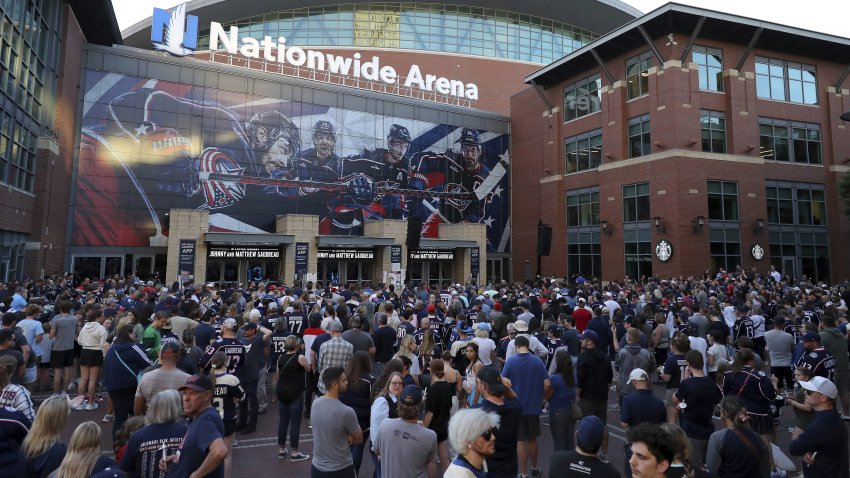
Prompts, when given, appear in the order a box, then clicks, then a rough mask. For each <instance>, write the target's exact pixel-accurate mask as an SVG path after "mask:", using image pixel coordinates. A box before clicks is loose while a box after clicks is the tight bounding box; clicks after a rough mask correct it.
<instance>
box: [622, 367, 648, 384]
mask: <svg viewBox="0 0 850 478" xmlns="http://www.w3.org/2000/svg"><path fill="white" fill-rule="evenodd" d="M635 380H649V374H647V373H646V370H644V369H642V368H636V369H634V370H632V373H630V374H629V380H628V381H626V383H632V382H633V381H635Z"/></svg>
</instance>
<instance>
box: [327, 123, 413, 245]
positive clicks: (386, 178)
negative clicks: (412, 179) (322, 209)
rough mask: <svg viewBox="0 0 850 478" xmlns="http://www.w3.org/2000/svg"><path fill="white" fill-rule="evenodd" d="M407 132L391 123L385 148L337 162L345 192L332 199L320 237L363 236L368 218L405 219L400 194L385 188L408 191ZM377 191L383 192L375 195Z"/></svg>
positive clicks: (368, 151)
mask: <svg viewBox="0 0 850 478" xmlns="http://www.w3.org/2000/svg"><path fill="white" fill-rule="evenodd" d="M410 141H411V138H410V131H408V129H407V128H405V127H404V126H401V125H398V124H393V125H392V126H390V130H389V133H388V134H387V148H386V149H385V148H377V149H374V150H368V149H364V150H363V151H362V152H361V153H360V154H357V155H354V156H349V157H346V158H342V159H341V160H340V166H339V171H340V181H341V182H343V183H347V184H348V190H347V191H346V192H345V193H344V194H342V195H340V196H338V197H336V198H334V199H332V200H331V202H330V204H329V208H330V214H329V216H328V217H326V218H325V219H324V220H322V222H321V223H320V225H319V231H320V233H321V234H344V235H360V234H363V223H364V221H365V220H367V219H407V215H408V208H407V203H406V201H405V197H404V195H402V194H390V193H387V192H386V190H387V189H407V188H408V179H409V173H408V161H407V158H406V157H405V156H406V154H407V149H408V148H409V147H410ZM378 188H381V189H383V190H384V191H383V192H381V193H380V194H378V193H377V190H378Z"/></svg>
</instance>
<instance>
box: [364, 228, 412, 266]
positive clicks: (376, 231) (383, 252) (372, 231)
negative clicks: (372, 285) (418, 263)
mask: <svg viewBox="0 0 850 478" xmlns="http://www.w3.org/2000/svg"><path fill="white" fill-rule="evenodd" d="M363 235H364V236H366V237H380V238H386V239H392V240H393V241H394V243H395V245H397V246H401V267H402V269H406V268H407V244H406V243H407V221H402V220H399V219H384V220H381V221H366V224H365V225H364V226H363ZM384 271H387V272H390V271H392V263H391V262H390V248H389V246H378V247H376V248H375V262H374V269H373V270H372V277H373V278H374V279H373V282H382V281H383V278H384ZM401 280H402V282H403V281H404V277H402V278H401Z"/></svg>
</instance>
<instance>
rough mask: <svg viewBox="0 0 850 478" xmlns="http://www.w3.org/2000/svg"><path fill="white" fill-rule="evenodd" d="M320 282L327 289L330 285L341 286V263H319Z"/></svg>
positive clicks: (333, 261)
mask: <svg viewBox="0 0 850 478" xmlns="http://www.w3.org/2000/svg"><path fill="white" fill-rule="evenodd" d="M319 281H321V282H322V286H323V287H325V286H327V285H329V284H339V261H335V260H331V261H323V262H320V263H319Z"/></svg>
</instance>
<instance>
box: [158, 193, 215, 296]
mask: <svg viewBox="0 0 850 478" xmlns="http://www.w3.org/2000/svg"><path fill="white" fill-rule="evenodd" d="M169 217H170V218H171V221H170V222H171V227H170V228H169V234H168V259H167V265H166V267H165V276H166V278H167V280H166V282H167V283H169V284H170V283H171V282H172V281H174V280H177V275H178V274H179V271H178V270H177V266H178V260H179V257H180V239H193V240H195V241H196V246H195V282H196V283H200V282H203V281H204V278H205V277H206V275H207V244H206V242H204V239H205V235H206V233H207V231H209V227H210V213H209V211H199V210H197V209H172V210H171V211H170V212H169Z"/></svg>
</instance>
